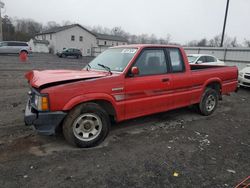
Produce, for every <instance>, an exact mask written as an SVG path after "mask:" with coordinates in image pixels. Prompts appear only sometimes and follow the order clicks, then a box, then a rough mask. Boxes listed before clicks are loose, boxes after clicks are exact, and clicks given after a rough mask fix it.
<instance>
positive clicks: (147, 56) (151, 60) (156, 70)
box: [134, 49, 167, 76]
mask: <svg viewBox="0 0 250 188" xmlns="http://www.w3.org/2000/svg"><path fill="white" fill-rule="evenodd" d="M134 66H136V67H138V69H139V75H141V76H143V75H155V74H164V73H166V72H167V64H166V58H165V54H164V51H163V50H162V49H159V50H145V51H143V52H142V54H141V55H140V57H139V58H138V60H137V61H136V63H135V65H134Z"/></svg>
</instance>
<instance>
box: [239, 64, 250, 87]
mask: <svg viewBox="0 0 250 188" xmlns="http://www.w3.org/2000/svg"><path fill="white" fill-rule="evenodd" d="M239 86H244V87H250V64H248V65H247V67H245V68H244V69H242V70H241V71H240V72H239Z"/></svg>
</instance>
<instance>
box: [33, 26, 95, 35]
mask: <svg viewBox="0 0 250 188" xmlns="http://www.w3.org/2000/svg"><path fill="white" fill-rule="evenodd" d="M76 26H78V27H80V28H82V29H83V30H85V31H87V32H89V33H91V34H92V35H95V34H94V33H92V32H91V31H89V30H88V29H86V28H85V27H83V26H81V25H80V24H72V25H65V26H61V27H55V28H52V29H48V30H46V31H42V32H41V33H38V34H37V35H44V34H51V33H58V32H60V31H63V30H66V29H70V28H72V27H76Z"/></svg>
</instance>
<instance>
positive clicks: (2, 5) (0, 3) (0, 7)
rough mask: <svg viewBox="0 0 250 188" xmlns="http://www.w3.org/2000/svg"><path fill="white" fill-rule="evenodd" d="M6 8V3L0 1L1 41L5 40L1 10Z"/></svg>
mask: <svg viewBox="0 0 250 188" xmlns="http://www.w3.org/2000/svg"><path fill="white" fill-rule="evenodd" d="M2 8H4V3H3V2H1V1H0V41H2V40H3V27H2V26H3V24H2V15H1V9H2Z"/></svg>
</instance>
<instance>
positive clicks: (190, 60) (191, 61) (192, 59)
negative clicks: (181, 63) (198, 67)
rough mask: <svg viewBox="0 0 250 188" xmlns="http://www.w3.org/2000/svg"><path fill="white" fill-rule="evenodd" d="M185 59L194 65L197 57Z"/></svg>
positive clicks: (189, 56) (190, 56)
mask: <svg viewBox="0 0 250 188" xmlns="http://www.w3.org/2000/svg"><path fill="white" fill-rule="evenodd" d="M187 58H188V62H189V63H194V62H195V60H196V59H197V58H198V57H197V56H192V55H188V56H187Z"/></svg>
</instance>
